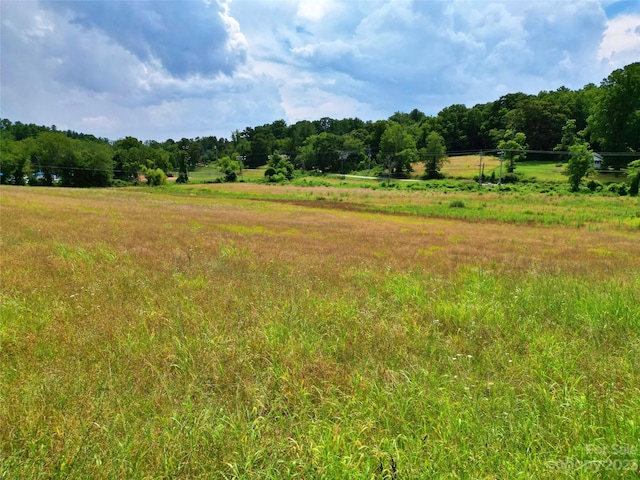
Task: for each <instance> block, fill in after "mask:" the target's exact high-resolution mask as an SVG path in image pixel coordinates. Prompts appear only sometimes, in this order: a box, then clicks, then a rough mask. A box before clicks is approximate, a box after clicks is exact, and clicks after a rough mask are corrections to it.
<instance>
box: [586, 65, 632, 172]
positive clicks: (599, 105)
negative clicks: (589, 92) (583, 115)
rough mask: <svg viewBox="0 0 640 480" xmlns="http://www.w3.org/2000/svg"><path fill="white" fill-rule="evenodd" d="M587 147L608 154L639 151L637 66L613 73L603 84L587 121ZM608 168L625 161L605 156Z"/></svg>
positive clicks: (624, 158) (625, 160)
mask: <svg viewBox="0 0 640 480" xmlns="http://www.w3.org/2000/svg"><path fill="white" fill-rule="evenodd" d="M588 123H589V131H590V133H591V137H590V139H591V144H594V142H595V143H598V144H599V145H600V146H601V147H602V148H603V149H604V150H605V151H608V152H627V151H629V150H631V151H638V150H640V62H637V63H632V64H630V65H627V66H626V67H624V68H623V69H618V70H615V71H614V72H612V73H611V75H609V76H608V77H607V78H606V79H605V80H603V82H602V84H601V86H600V89H599V91H598V95H597V99H596V103H595V105H594V110H593V114H592V115H591V116H590V117H589V120H588ZM606 159H607V163H608V166H613V167H616V168H620V167H622V166H624V165H625V164H626V163H627V162H628V157H615V156H607V157H606Z"/></svg>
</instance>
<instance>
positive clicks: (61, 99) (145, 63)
mask: <svg viewBox="0 0 640 480" xmlns="http://www.w3.org/2000/svg"><path fill="white" fill-rule="evenodd" d="M610 6H615V7H616V8H620V6H619V5H618V4H617V3H613V4H610V3H609V2H607V3H600V2H596V1H575V2H548V1H532V2H512V1H495V2H491V3H488V2H477V1H465V0H455V1H451V2H431V1H422V0H414V1H411V0H370V1H365V2H356V1H351V0H322V1H321V0H280V1H277V2H274V1H272V0H233V1H231V0H218V1H217V2H215V1H213V0H208V1H202V0H199V1H191V2H180V1H171V0H169V1H163V2H157V1H155V2H154V1H146V0H140V1H136V2H114V1H101V0H97V1H92V2H74V1H71V2H68V1H47V2H44V1H42V2H37V1H20V2H18V1H2V2H0V8H1V13H2V15H1V21H2V29H1V32H0V33H1V35H2V39H1V40H2V42H1V44H0V49H1V51H0V61H1V64H2V65H1V66H2V69H1V74H2V82H1V97H2V98H1V100H2V116H4V117H8V118H9V119H11V120H20V121H23V122H34V123H39V124H46V125H50V124H53V123H55V124H57V125H66V126H68V128H71V129H74V130H78V131H86V132H87V133H93V134H96V135H99V136H106V137H109V138H118V137H122V136H124V135H133V136H136V137H139V138H141V139H151V138H153V139H158V140H163V139H165V138H168V137H172V138H175V137H181V136H186V137H195V136H204V135H210V134H212V135H217V136H227V137H228V136H229V135H230V132H231V131H233V130H235V129H240V130H242V129H243V128H244V127H247V126H256V125H261V124H263V123H271V122H272V121H274V120H277V119H280V118H285V119H286V120H287V121H288V122H289V123H293V122H295V121H297V120H301V119H309V120H314V119H317V118H320V117H323V116H328V117H333V118H342V117H359V118H362V119H365V120H376V119H379V118H387V117H388V116H389V115H391V114H392V113H393V112H395V111H405V112H408V111H410V110H412V109H413V108H418V109H420V110H422V111H424V112H426V113H427V114H432V115H435V114H436V113H437V112H438V111H439V110H440V109H442V108H443V107H446V106H449V105H451V104H454V103H464V104H467V105H473V104H475V103H484V102H488V101H492V100H495V99H497V98H498V97H499V96H500V95H503V94H505V93H510V92H517V91H523V92H526V93H537V92H538V91H540V90H549V89H556V88H559V87H560V86H566V87H569V88H581V87H582V86H584V85H585V84H586V83H590V82H593V83H598V82H599V81H601V80H602V79H603V78H605V77H606V76H607V75H608V74H609V73H610V72H611V70H612V69H613V68H614V67H615V68H619V67H621V66H623V65H624V64H626V63H630V62H632V61H637V60H638V52H640V43H639V42H640V13H637V12H636V13H633V12H629V11H626V10H625V11H624V12H622V13H619V14H618V15H617V16H615V17H613V18H611V19H609V20H607V17H606V15H605V7H606V8H609V7H610ZM625 8H626V7H625Z"/></svg>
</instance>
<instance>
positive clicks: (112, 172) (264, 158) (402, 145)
mask: <svg viewBox="0 0 640 480" xmlns="http://www.w3.org/2000/svg"><path fill="white" fill-rule="evenodd" d="M480 151H500V152H501V153H503V154H504V155H505V160H506V161H507V166H508V170H509V171H510V172H513V170H514V169H515V166H516V164H517V161H518V160H521V159H523V158H524V156H525V154H526V152H527V151H529V152H531V151H534V152H536V158H537V159H545V158H552V157H553V158H557V156H556V155H563V156H564V160H567V161H571V160H572V159H574V158H578V157H580V156H581V158H583V159H586V158H589V156H590V155H592V153H591V152H593V151H596V152H602V156H603V159H604V168H613V169H620V168H624V167H626V166H627V164H628V163H630V162H631V161H632V160H634V159H635V158H637V157H634V156H633V155H632V153H633V152H638V151H640V63H633V64H630V65H627V66H626V67H624V68H622V69H618V70H615V71H614V72H612V73H611V74H610V75H609V76H608V77H607V78H606V79H604V80H603V81H602V82H601V84H600V85H599V86H596V85H594V84H588V85H586V86H585V87H583V88H582V89H580V90H570V89H568V88H565V87H561V88H559V89H557V90H554V91H542V92H540V93H538V94H537V95H528V94H524V93H512V94H507V95H504V96H502V97H500V98H499V99H497V100H495V101H493V102H488V103H485V104H478V105H475V106H473V107H470V108H469V107H466V106H465V105H451V106H449V107H446V108H444V109H442V110H441V111H440V112H439V113H438V114H437V115H435V116H428V115H425V114H424V113H423V112H421V111H420V110H418V109H417V108H416V109H414V110H412V111H411V112H409V113H402V112H396V113H394V114H393V115H391V116H390V117H389V118H388V119H386V120H378V121H363V120H361V119H359V118H345V119H332V118H327V117H325V118H321V119H319V120H313V121H310V120H302V121H299V122H296V123H294V124H291V125H288V124H287V123H286V122H285V121H284V120H276V121H274V122H273V123H270V124H265V125H262V126H255V127H247V128H245V129H244V130H242V131H240V130H236V131H234V132H232V133H231V139H229V140H228V139H225V138H217V137H214V136H210V137H204V138H200V137H198V138H194V139H187V138H182V139H180V140H179V141H174V140H173V139H168V140H166V141H164V142H158V141H145V142H143V141H141V140H138V139H136V138H134V137H126V138H124V139H119V140H116V141H113V142H112V141H110V140H108V139H106V138H98V137H95V136H93V135H87V134H82V133H77V132H73V131H69V130H67V131H59V130H57V128H56V127H55V126H52V127H44V126H36V125H32V124H23V123H21V122H15V123H14V122H11V121H10V120H8V119H3V120H1V121H0V181H1V182H2V183H16V184H24V183H25V182H29V183H30V184H36V185H54V184H56V183H58V184H61V185H64V186H72V187H89V186H108V185H114V184H115V185H118V184H129V183H134V182H137V181H138V178H139V177H140V175H141V174H144V175H146V176H147V178H148V179H149V181H150V182H157V183H161V182H162V181H163V179H164V178H166V175H176V176H177V177H178V181H188V178H189V171H191V170H193V169H194V168H195V167H197V166H198V165H203V164H208V163H211V162H217V163H218V165H219V166H220V168H221V170H222V171H223V172H224V173H225V178H226V179H227V180H234V179H235V178H236V175H237V173H238V172H239V170H240V169H242V168H255V167H258V166H262V165H265V164H266V165H268V169H267V170H268V173H269V175H267V177H268V178H269V179H271V180H274V181H277V180H280V179H286V178H290V177H291V175H292V172H293V169H302V170H308V171H309V170H316V171H322V172H334V173H348V172H353V171H362V170H372V169H378V171H386V172H388V174H390V175H391V174H393V175H403V174H408V173H409V172H411V168H412V167H411V166H412V164H414V163H415V162H417V161H422V162H424V163H425V167H426V177H427V178H438V177H439V175H440V174H439V171H440V168H441V166H442V163H443V161H444V160H445V159H446V157H447V155H456V154H464V153H478V152H480ZM591 158H592V157H591ZM585 161H586V160H585ZM585 161H583V162H582V163H585ZM590 161H591V160H589V162H590ZM574 163H575V162H574ZM581 165H582V164H581ZM581 168H582V166H581ZM579 170H580V169H577V171H579Z"/></svg>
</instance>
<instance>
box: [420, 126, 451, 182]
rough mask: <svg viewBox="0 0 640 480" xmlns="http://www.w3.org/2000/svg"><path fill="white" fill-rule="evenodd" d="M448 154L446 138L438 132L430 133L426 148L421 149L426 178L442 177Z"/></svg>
mask: <svg viewBox="0 0 640 480" xmlns="http://www.w3.org/2000/svg"><path fill="white" fill-rule="evenodd" d="M446 152H447V148H446V147H445V144H444V138H442V136H441V135H440V134H439V133H438V132H435V131H433V132H430V133H429V135H427V139H426V141H425V146H424V147H423V148H421V149H420V156H421V158H423V159H424V166H425V177H426V178H439V177H440V169H441V168H442V165H443V164H444V162H446V161H447V153H446Z"/></svg>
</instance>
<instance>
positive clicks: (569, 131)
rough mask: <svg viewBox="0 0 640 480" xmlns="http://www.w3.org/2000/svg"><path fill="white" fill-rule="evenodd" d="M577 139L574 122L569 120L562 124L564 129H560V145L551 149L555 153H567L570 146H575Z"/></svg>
mask: <svg viewBox="0 0 640 480" xmlns="http://www.w3.org/2000/svg"><path fill="white" fill-rule="evenodd" d="M577 139H578V134H577V132H576V121H575V120H574V119H571V118H570V119H569V120H567V122H566V123H565V124H564V127H562V139H561V140H560V143H559V144H557V145H556V146H555V147H553V150H554V151H556V152H558V151H560V152H564V151H568V150H569V148H570V147H571V146H572V145H575V143H576V140H577Z"/></svg>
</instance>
